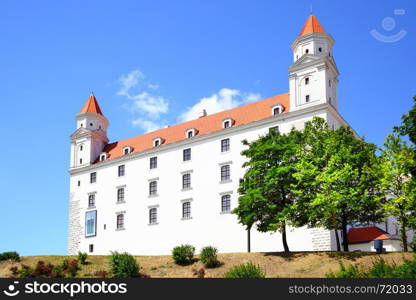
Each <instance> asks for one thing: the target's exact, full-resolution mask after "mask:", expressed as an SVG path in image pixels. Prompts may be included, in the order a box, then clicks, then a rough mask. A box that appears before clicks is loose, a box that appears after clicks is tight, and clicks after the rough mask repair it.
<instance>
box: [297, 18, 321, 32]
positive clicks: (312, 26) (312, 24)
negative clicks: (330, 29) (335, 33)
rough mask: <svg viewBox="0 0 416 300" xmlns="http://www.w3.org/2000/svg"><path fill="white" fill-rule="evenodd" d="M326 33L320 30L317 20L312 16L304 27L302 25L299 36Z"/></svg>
mask: <svg viewBox="0 0 416 300" xmlns="http://www.w3.org/2000/svg"><path fill="white" fill-rule="evenodd" d="M314 32H318V33H326V32H325V30H324V29H323V28H322V26H321V24H319V21H318V19H317V18H316V17H315V16H314V15H310V16H309V18H308V19H307V20H306V23H305V25H303V28H302V31H301V32H300V34H299V36H303V35H306V34H308V33H314Z"/></svg>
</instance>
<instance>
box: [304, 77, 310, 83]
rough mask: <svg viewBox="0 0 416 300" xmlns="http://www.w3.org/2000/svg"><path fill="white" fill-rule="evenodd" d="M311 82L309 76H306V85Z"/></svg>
mask: <svg viewBox="0 0 416 300" xmlns="http://www.w3.org/2000/svg"><path fill="white" fill-rule="evenodd" d="M308 84H309V77H306V78H305V85H308Z"/></svg>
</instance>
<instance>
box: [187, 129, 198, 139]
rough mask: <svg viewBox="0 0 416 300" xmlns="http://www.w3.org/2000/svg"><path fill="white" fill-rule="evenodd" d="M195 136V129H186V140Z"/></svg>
mask: <svg viewBox="0 0 416 300" xmlns="http://www.w3.org/2000/svg"><path fill="white" fill-rule="evenodd" d="M195 135H196V129H195V128H191V129H188V130H187V131H186V138H187V139H190V138H193V137H194V136H195Z"/></svg>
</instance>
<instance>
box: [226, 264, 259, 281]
mask: <svg viewBox="0 0 416 300" xmlns="http://www.w3.org/2000/svg"><path fill="white" fill-rule="evenodd" d="M265 276H266V275H265V274H264V272H263V270H262V269H261V268H260V266H256V265H255V264H253V263H252V262H249V263H246V264H241V265H238V266H235V267H233V268H232V269H231V270H229V271H228V272H226V273H225V274H224V277H225V278H264V277H265Z"/></svg>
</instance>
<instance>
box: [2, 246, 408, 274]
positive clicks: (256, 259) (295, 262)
mask: <svg viewBox="0 0 416 300" xmlns="http://www.w3.org/2000/svg"><path fill="white" fill-rule="evenodd" d="M413 256H414V254H413V253H400V252H396V253H387V254H381V255H377V254H375V253H366V252H351V253H337V252H297V253H292V254H289V255H288V254H284V253H227V254H219V255H218V258H219V260H220V262H221V266H220V267H218V268H215V269H205V273H206V276H205V277H223V274H224V273H225V272H226V271H228V270H229V269H230V268H231V267H233V266H235V265H238V264H242V263H246V262H250V261H251V262H253V263H255V264H257V265H259V266H260V267H261V268H262V269H263V270H264V271H265V273H266V276H267V277H325V274H326V273H328V272H330V271H337V270H338V269H339V262H340V261H342V262H343V263H344V264H346V265H348V264H353V263H359V264H361V265H363V266H369V265H370V264H371V262H372V261H374V260H375V259H376V258H377V257H382V258H383V259H384V260H386V261H387V262H393V261H394V262H396V263H401V262H402V261H403V258H407V259H410V258H413ZM64 258H67V257H65V256H26V257H22V259H21V262H19V263H14V262H10V261H3V262H0V277H8V276H10V274H11V272H10V268H11V267H12V266H20V265H21V264H26V265H30V266H34V265H35V264H36V263H37V262H38V261H39V260H43V261H45V262H50V263H52V264H58V263H60V262H61V261H62V260H63V259H64ZM73 258H75V257H73ZM196 258H198V256H197V257H196ZM136 260H137V262H138V263H139V264H140V267H141V269H140V272H141V273H145V274H148V275H150V276H151V277H152V278H160V277H165V278H166V277H195V276H194V275H193V271H192V269H200V268H202V267H203V265H202V263H201V262H199V261H197V260H196V262H195V263H193V264H192V265H189V266H178V265H176V264H174V262H173V260H172V258H171V257H170V256H136ZM87 262H88V264H87V265H81V270H80V271H79V272H78V277H94V274H95V273H96V272H97V271H101V270H105V271H108V270H109V265H108V257H107V256H98V255H97V256H89V257H88V259H87Z"/></svg>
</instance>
